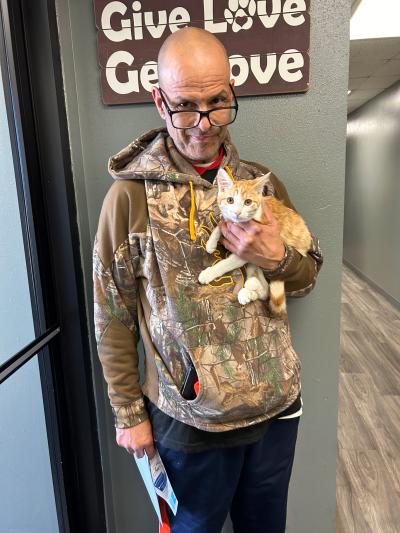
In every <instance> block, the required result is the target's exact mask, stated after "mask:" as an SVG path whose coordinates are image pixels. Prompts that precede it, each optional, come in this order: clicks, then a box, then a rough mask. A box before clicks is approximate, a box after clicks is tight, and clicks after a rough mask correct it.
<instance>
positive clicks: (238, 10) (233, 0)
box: [224, 0, 257, 33]
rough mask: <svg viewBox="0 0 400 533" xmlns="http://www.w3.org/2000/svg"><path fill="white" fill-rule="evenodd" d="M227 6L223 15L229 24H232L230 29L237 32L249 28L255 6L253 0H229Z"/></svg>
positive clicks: (251, 23)
mask: <svg viewBox="0 0 400 533" xmlns="http://www.w3.org/2000/svg"><path fill="white" fill-rule="evenodd" d="M228 7H229V9H225V11H224V15H225V18H226V20H227V21H228V22H229V24H232V31H234V32H235V33H237V32H238V31H240V30H248V29H250V28H251V26H252V25H253V17H254V15H255V13H256V7H257V6H256V2H255V0H229V2H228ZM246 9H247V12H246Z"/></svg>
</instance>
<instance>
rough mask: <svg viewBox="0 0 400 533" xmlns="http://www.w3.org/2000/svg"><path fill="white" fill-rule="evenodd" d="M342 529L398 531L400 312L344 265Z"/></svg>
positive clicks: (339, 516) (339, 483)
mask: <svg viewBox="0 0 400 533" xmlns="http://www.w3.org/2000/svg"><path fill="white" fill-rule="evenodd" d="M336 494H337V517H336V533H400V311H399V310H398V309H396V308H395V307H394V306H393V305H392V304H391V303H389V302H388V301H387V300H386V299H385V298H384V297H383V296H381V295H380V294H379V293H378V292H377V291H375V290H374V289H373V288H371V287H370V286H369V285H368V284H367V283H366V282H365V281H363V280H361V279H360V278H359V277H358V276H357V275H356V274H354V272H353V271H352V270H350V269H349V268H347V267H344V268H343V279H342V319H341V358H340V378H339V425H338V471H337V493H336Z"/></svg>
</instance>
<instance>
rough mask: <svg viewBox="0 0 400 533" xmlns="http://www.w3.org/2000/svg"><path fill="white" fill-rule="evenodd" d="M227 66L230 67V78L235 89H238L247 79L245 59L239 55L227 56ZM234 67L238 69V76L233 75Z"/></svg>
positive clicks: (247, 68) (247, 70)
mask: <svg viewBox="0 0 400 533" xmlns="http://www.w3.org/2000/svg"><path fill="white" fill-rule="evenodd" d="M229 64H230V66H231V78H233V79H234V80H235V87H240V85H243V83H245V81H246V80H247V78H248V77H249V64H248V63H247V60H246V58H244V57H243V56H241V55H232V56H229ZM234 67H238V68H239V73H238V74H234V73H233V68H234ZM235 70H236V69H235Z"/></svg>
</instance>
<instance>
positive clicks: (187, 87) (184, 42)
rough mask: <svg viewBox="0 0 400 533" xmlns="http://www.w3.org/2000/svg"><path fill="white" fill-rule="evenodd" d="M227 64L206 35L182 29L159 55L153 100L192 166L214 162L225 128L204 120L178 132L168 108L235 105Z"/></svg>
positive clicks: (214, 40) (221, 49)
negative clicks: (193, 164) (157, 82)
mask: <svg viewBox="0 0 400 533" xmlns="http://www.w3.org/2000/svg"><path fill="white" fill-rule="evenodd" d="M229 78H230V69H229V61H228V56H227V53H226V50H225V48H224V47H223V45H222V44H221V42H220V41H219V40H218V39H217V38H216V37H215V36H214V35H213V34H212V33H210V32H207V31H205V30H202V29H199V28H193V27H189V28H184V29H182V30H179V31H177V32H176V33H173V34H171V35H170V36H169V37H168V38H167V39H166V40H165V41H164V43H163V45H162V47H161V49H160V52H159V55H158V80H159V86H160V88H161V90H162V91H163V93H162V95H163V96H164V100H165V102H163V99H162V95H161V93H160V91H159V89H158V88H156V87H153V91H152V95H153V99H154V102H155V104H156V106H157V109H158V112H159V113H160V116H161V118H163V119H164V120H165V121H166V125H167V129H168V132H169V134H170V136H171V137H172V139H173V141H174V143H175V146H176V147H177V149H178V150H179V152H180V153H181V154H182V155H183V156H184V157H185V158H186V159H188V160H189V161H191V162H192V163H208V162H212V161H214V160H215V159H216V157H217V155H218V150H219V147H220V146H221V144H222V142H223V141H224V139H225V136H226V132H227V127H226V126H211V124H210V122H209V120H208V118H207V117H205V116H203V117H202V118H201V121H200V123H199V124H198V125H197V126H196V127H193V128H191V129H187V130H184V129H176V128H175V127H174V126H173V125H172V122H171V117H170V116H169V114H168V111H167V109H166V105H167V106H168V107H169V108H170V109H171V110H173V111H176V110H182V111H183V110H200V111H207V110H209V109H212V108H215V107H222V106H232V105H234V100H233V93H232V91H231V89H230V87H229V84H230V79H229Z"/></svg>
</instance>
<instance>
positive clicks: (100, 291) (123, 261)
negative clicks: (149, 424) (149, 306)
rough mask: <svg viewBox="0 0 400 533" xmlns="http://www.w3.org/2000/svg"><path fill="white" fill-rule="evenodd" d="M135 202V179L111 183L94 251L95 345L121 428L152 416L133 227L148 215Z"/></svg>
mask: <svg viewBox="0 0 400 533" xmlns="http://www.w3.org/2000/svg"><path fill="white" fill-rule="evenodd" d="M137 203H138V202H135V194H134V187H133V186H132V184H131V183H128V182H126V181H125V182H118V181H116V182H115V183H114V184H113V185H112V187H111V188H110V190H109V192H108V193H107V195H106V197H105V199H104V203H103V206H102V210H101V214H100V219H99V225H98V230H97V233H96V237H95V243H94V250H93V281H94V322H95V331H96V341H97V349H98V355H99V359H100V362H101V365H102V369H103V375H104V379H105V381H106V382H107V385H108V397H109V400H110V404H111V408H112V412H113V415H114V425H115V427H117V428H127V427H132V426H135V425H137V424H139V423H140V422H142V421H144V420H146V419H147V418H148V413H147V411H146V408H145V405H144V401H143V395H142V391H141V386H140V381H139V365H138V352H137V340H138V338H137V337H138V334H137V312H136V299H137V280H136V273H137V269H138V266H139V242H138V238H137V237H136V236H135V229H136V230H137V228H135V225H136V226H137V225H138V223H139V224H141V225H143V220H142V219H143V216H144V213H143V209H144V208H143V205H142V206H141V207H140V208H137V207H136V204H137ZM141 203H142V202H140V203H139V205H140V204H141ZM144 226H145V224H144Z"/></svg>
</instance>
